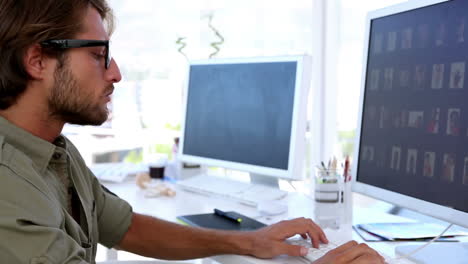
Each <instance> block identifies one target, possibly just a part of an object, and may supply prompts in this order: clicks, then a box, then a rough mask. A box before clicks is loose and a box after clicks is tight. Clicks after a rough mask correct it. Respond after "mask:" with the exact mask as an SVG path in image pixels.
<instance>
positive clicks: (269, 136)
mask: <svg viewBox="0 0 468 264" xmlns="http://www.w3.org/2000/svg"><path fill="white" fill-rule="evenodd" d="M310 64H311V60H310V58H309V57H308V56H282V57H257V58H238V59H210V60H201V61H192V62H191V63H190V65H189V74H188V82H187V83H188V84H187V90H186V92H185V97H186V98H185V110H184V111H183V112H184V114H185V116H184V117H183V122H182V136H181V139H180V147H179V157H180V159H181V160H182V161H185V162H190V163H196V164H203V165H208V166H213V167H222V168H227V169H232V170H237V171H244V172H248V173H250V176H251V180H253V181H256V180H259V181H261V182H262V183H264V184H269V185H273V186H275V185H276V186H277V180H278V179H279V178H282V179H289V180H295V179H302V178H303V166H304V154H305V146H306V139H305V130H306V119H307V118H306V105H307V98H308V90H309V86H310V73H311V65H310ZM220 191H222V190H220Z"/></svg>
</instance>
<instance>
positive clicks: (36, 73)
mask: <svg viewBox="0 0 468 264" xmlns="http://www.w3.org/2000/svg"><path fill="white" fill-rule="evenodd" d="M46 60H48V57H47V56H45V55H44V53H43V50H42V47H41V46H40V45H39V44H34V45H31V46H30V47H29V48H27V49H26V52H25V53H24V57H23V65H24V69H25V70H26V72H27V73H28V74H29V76H30V77H31V78H32V79H33V80H42V79H43V77H44V76H43V75H44V71H45V66H46Z"/></svg>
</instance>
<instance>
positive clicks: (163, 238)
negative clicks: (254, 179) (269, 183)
mask: <svg viewBox="0 0 468 264" xmlns="http://www.w3.org/2000/svg"><path fill="white" fill-rule="evenodd" d="M296 234H302V235H303V237H306V236H308V237H310V238H312V241H313V243H314V245H315V246H318V244H319V243H326V242H328V241H327V239H326V237H325V234H324V233H323V231H322V230H321V229H320V227H318V226H317V225H316V224H315V223H314V222H312V220H310V219H305V218H298V219H295V220H290V221H283V222H280V223H278V224H276V225H271V226H268V227H266V228H262V229H260V230H258V231H252V232H233V231H221V230H212V229H204V228H194V227H188V226H182V225H179V224H175V223H171V222H167V221H164V220H160V219H157V218H153V217H150V216H145V215H141V214H136V213H134V214H133V217H132V224H131V225H130V228H129V230H128V231H127V233H126V234H125V236H124V238H123V239H122V241H121V242H120V243H119V245H118V247H119V248H121V249H123V250H126V251H130V252H133V253H136V254H139V255H143V256H148V257H153V258H159V259H192V258H202V257H207V256H213V255H219V254H238V255H252V256H256V257H260V258H271V257H274V256H277V255H281V254H288V255H291V256H301V255H305V254H306V253H307V250H306V249H305V248H303V247H300V246H296V245H289V244H286V243H284V242H283V241H284V239H286V238H288V237H291V236H294V235H296Z"/></svg>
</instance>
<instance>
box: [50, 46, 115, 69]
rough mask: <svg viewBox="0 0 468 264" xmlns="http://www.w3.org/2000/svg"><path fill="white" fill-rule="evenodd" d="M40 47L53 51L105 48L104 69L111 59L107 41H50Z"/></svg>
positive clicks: (107, 66)
mask: <svg viewBox="0 0 468 264" xmlns="http://www.w3.org/2000/svg"><path fill="white" fill-rule="evenodd" d="M41 46H43V47H46V48H53V49H69V48H83V47H98V46H104V47H106V54H105V57H104V59H105V64H104V67H105V68H106V69H108V68H109V66H110V63H111V60H112V57H111V55H110V51H109V40H92V39H50V40H46V41H43V42H41Z"/></svg>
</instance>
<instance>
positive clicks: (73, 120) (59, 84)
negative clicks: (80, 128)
mask: <svg viewBox="0 0 468 264" xmlns="http://www.w3.org/2000/svg"><path fill="white" fill-rule="evenodd" d="M60 64H61V65H60ZM113 89H114V88H113V86H110V87H108V89H106V91H109V90H113ZM85 92H86V90H85V89H84V88H83V87H81V88H80V85H79V83H78V81H77V80H76V79H75V77H74V76H73V73H72V71H71V70H70V68H69V67H68V66H67V64H66V62H62V63H59V65H58V66H57V69H56V70H55V73H54V85H53V87H52V90H51V93H50V96H49V98H48V104H49V111H50V115H51V116H53V117H54V118H56V119H58V120H61V121H63V122H65V123H70V124H76V125H94V126H98V125H101V124H102V123H104V122H105V121H106V120H107V118H108V115H109V110H108V109H107V106H106V105H105V104H102V103H99V102H93V98H94V96H93V94H94V93H92V92H91V93H85Z"/></svg>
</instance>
